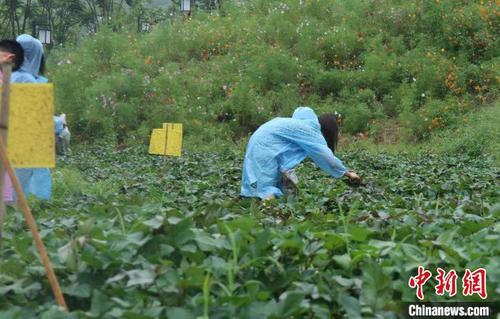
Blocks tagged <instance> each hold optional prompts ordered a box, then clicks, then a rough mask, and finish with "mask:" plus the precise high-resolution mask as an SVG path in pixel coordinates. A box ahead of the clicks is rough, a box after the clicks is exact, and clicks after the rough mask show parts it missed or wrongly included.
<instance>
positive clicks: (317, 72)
mask: <svg viewBox="0 0 500 319" xmlns="http://www.w3.org/2000/svg"><path fill="white" fill-rule="evenodd" d="M220 12H221V14H219V13H215V12H213V13H203V12H195V13H194V15H193V17H192V18H191V19H189V20H185V19H184V20H182V19H179V20H178V21H176V22H175V21H174V22H173V23H172V22H169V23H166V24H164V25H160V26H158V27H156V29H155V30H153V31H152V32H151V33H149V34H141V35H138V34H135V33H126V34H118V33H113V32H111V31H109V30H106V29H103V30H101V31H100V32H99V33H98V34H97V35H96V36H94V37H91V38H87V39H85V40H84V41H82V43H80V44H79V45H78V46H75V47H68V48H65V49H56V50H54V51H53V52H52V54H51V56H50V61H51V65H50V69H51V73H50V75H49V76H50V78H51V80H52V81H54V82H55V83H56V94H57V108H58V109H59V110H60V111H64V112H65V113H67V114H68V116H69V117H70V121H71V122H72V123H74V126H75V127H74V131H75V133H76V134H77V135H80V136H82V137H94V136H101V135H114V136H116V137H118V136H121V135H127V136H122V137H123V138H128V137H139V138H144V139H147V136H148V134H149V130H148V129H147V128H148V127H149V128H150V127H152V125H156V124H158V123H161V121H174V120H175V121H180V122H183V123H185V129H186V135H187V136H189V135H190V134H195V132H199V125H194V124H193V123H194V122H193V121H194V120H196V121H199V122H200V123H202V127H203V128H205V129H210V128H213V129H215V130H219V129H221V128H222V130H223V131H226V132H227V133H229V134H230V135H232V137H233V138H238V137H240V136H245V135H246V134H248V133H249V132H251V131H252V130H254V129H255V128H256V127H258V126H259V125H260V124H261V123H263V122H264V121H266V120H268V119H270V118H272V117H274V116H290V114H291V111H292V110H293V108H294V107H295V106H297V105H299V104H300V105H311V106H313V107H314V108H315V109H316V110H318V111H319V112H322V111H327V112H333V111H342V112H343V113H344V114H345V118H344V122H343V124H344V126H343V130H344V132H346V133H357V132H360V131H363V133H370V132H369V128H370V125H369V123H370V121H372V120H374V119H377V121H378V120H383V119H384V118H390V119H391V121H393V120H398V121H399V122H400V125H401V126H402V128H403V131H405V132H407V136H408V138H409V139H410V140H418V139H422V138H426V137H427V136H429V134H431V133H433V132H435V131H439V130H441V129H443V128H447V127H450V126H453V125H456V123H457V122H456V121H460V118H461V116H462V114H465V113H466V112H468V111H470V110H472V109H474V108H473V107H472V106H474V107H477V106H480V105H482V104H490V103H491V102H492V101H495V100H496V98H497V95H498V76H497V73H496V72H495V70H498V52H499V50H498V40H497V39H496V37H495V34H497V33H498V30H497V28H498V25H499V24H498V20H499V15H498V10H497V8H496V7H495V4H494V2H493V1H479V2H477V1H475V2H473V1H454V0H434V1H423V0H410V1H396V0H386V1H377V2H373V1H368V0H356V1H343V2H339V1H333V0H314V1H311V0H309V1H306V0H304V1H291V0H281V1H278V0H272V1H268V0H266V1H264V0H250V1H247V2H244V3H243V4H241V3H240V4H237V5H236V4H231V3H230V2H229V1H228V2H225V5H224V7H223V8H222V9H221V11H220ZM222 13H223V14H222ZM450 100H452V101H455V102H454V103H455V104H460V105H462V107H461V108H459V110H456V111H454V112H453V113H450V115H447V112H451V111H450V108H448V109H446V110H445V107H438V108H437V109H434V108H436V107H437V106H438V105H446V104H447V102H446V101H450ZM360 105H363V107H361V108H360V107H359V106H360ZM436 112H437V113H439V116H435V117H432V118H430V120H428V121H426V120H425V119H426V118H429V117H428V116H427V115H426V114H427V113H433V114H434V113H436ZM228 123H229V124H228ZM378 123H379V124H378V125H383V124H381V123H383V122H380V121H378ZM410 123H411V124H410ZM429 123H430V124H429ZM372 133H375V132H372Z"/></svg>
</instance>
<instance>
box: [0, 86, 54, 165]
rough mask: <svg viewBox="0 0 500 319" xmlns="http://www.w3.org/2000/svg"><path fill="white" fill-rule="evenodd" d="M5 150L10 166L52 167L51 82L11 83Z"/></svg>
mask: <svg viewBox="0 0 500 319" xmlns="http://www.w3.org/2000/svg"><path fill="white" fill-rule="evenodd" d="M9 112H10V114H9V128H8V129H9V131H8V134H9V135H8V140H7V141H8V145H7V151H8V154H9V159H10V161H11V163H12V165H13V166H14V167H20V168H21V167H54V166H55V133H54V118H53V116H54V88H53V85H52V84H12V85H11V93H10V111H9Z"/></svg>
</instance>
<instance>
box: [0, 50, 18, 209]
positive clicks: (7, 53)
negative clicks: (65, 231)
mask: <svg viewBox="0 0 500 319" xmlns="http://www.w3.org/2000/svg"><path fill="white" fill-rule="evenodd" d="M23 61H24V50H23V47H22V46H21V45H20V44H19V43H18V42H17V41H15V40H1V41H0V66H1V65H2V64H3V63H6V62H10V63H12V64H13V65H12V71H14V72H16V71H18V70H19V69H20V68H21V65H22V64H23ZM2 83H3V73H2V68H1V67H0V85H1V84H2ZM3 200H4V201H5V202H12V201H13V200H14V190H13V188H12V182H11V180H10V178H9V176H8V175H7V173H5V177H4V187H3Z"/></svg>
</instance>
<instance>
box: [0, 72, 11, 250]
mask: <svg viewBox="0 0 500 319" xmlns="http://www.w3.org/2000/svg"><path fill="white" fill-rule="evenodd" d="M1 67H2V73H3V80H2V81H3V83H2V105H1V107H2V108H1V110H0V138H1V139H2V141H3V142H4V145H5V147H7V135H8V132H9V102H10V78H11V74H12V64H11V63H10V62H7V63H4V64H2V65H1ZM4 182H5V169H4V167H3V164H2V163H0V253H1V252H2V248H3V224H4V222H5V215H6V211H7V208H6V206H5V202H4V199H3V189H4V186H5V185H4Z"/></svg>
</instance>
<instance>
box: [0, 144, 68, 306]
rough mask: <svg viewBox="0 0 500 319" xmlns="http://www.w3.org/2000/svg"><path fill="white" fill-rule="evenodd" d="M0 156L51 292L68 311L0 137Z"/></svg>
mask: <svg viewBox="0 0 500 319" xmlns="http://www.w3.org/2000/svg"><path fill="white" fill-rule="evenodd" d="M0 157H1V159H2V164H3V166H4V167H5V169H6V170H7V173H8V174H9V176H10V179H11V181H12V185H13V186H14V190H15V191H16V193H17V197H18V203H19V208H20V209H21V211H22V212H23V215H24V218H25V219H26V223H27V224H28V226H29V228H30V230H31V234H32V235H33V240H34V241H35V245H36V248H37V249H38V252H39V253H40V258H41V259H42V263H43V266H44V267H45V271H46V272H47V277H48V279H49V283H50V286H51V287H52V292H53V293H54V296H55V298H56V301H57V303H58V304H59V306H61V307H62V308H63V309H64V310H65V311H68V306H67V305H66V301H65V300H64V296H63V294H62V291H61V287H60V286H59V282H58V281H57V277H56V274H55V273H54V270H53V269H52V265H51V263H50V259H49V256H48V255H47V251H46V250H45V246H44V244H43V242H42V239H41V238H40V233H39V232H38V228H37V226H36V222H35V218H34V217H33V214H32V213H31V210H30V207H29V205H28V202H27V201H26V196H25V195H24V193H23V189H22V187H21V184H20V183H19V180H18V179H17V176H16V174H15V172H14V169H13V168H12V164H11V163H10V160H9V157H8V155H7V149H6V147H5V143H4V142H3V140H2V139H1V138H0Z"/></svg>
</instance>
